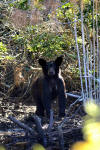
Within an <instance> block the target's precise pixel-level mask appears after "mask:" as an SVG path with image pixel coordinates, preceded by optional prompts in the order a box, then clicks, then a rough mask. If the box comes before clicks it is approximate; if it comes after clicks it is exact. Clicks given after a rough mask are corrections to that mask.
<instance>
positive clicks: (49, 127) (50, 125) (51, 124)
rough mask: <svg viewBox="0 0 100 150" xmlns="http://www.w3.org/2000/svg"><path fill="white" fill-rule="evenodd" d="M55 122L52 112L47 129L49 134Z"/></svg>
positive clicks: (51, 111) (51, 112)
mask: <svg viewBox="0 0 100 150" xmlns="http://www.w3.org/2000/svg"><path fill="white" fill-rule="evenodd" d="M53 123H54V120H53V110H52V109H51V110H50V121H49V126H48V128H47V132H50V131H51V129H52V126H53Z"/></svg>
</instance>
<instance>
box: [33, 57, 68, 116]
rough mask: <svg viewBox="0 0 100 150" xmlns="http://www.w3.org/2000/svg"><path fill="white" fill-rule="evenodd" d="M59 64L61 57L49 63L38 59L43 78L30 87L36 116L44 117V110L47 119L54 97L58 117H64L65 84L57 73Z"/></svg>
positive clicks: (58, 72)
mask: <svg viewBox="0 0 100 150" xmlns="http://www.w3.org/2000/svg"><path fill="white" fill-rule="evenodd" d="M61 63H62V57H61V56H60V57H57V59H56V60H55V61H50V62H46V61H45V60H44V59H39V64H40V65H41V66H42V70H43V76H40V77H39V78H38V79H37V80H36V81H35V82H34V83H33V85H32V96H33V98H34V99H35V102H36V106H37V110H36V114H37V115H39V116H44V110H46V114H47V116H48V117H49V115H50V109H51V102H52V100H53V99H55V98H56V97H57V98H58V102H59V116H64V115H65V105H66V95H65V84H64V80H63V78H62V76H61V75H60V71H59V66H60V65H61Z"/></svg>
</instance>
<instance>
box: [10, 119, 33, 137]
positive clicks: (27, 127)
mask: <svg viewBox="0 0 100 150" xmlns="http://www.w3.org/2000/svg"><path fill="white" fill-rule="evenodd" d="M8 118H9V119H10V120H11V121H13V122H14V123H16V124H17V125H18V126H20V127H21V128H23V129H26V130H27V131H29V132H30V133H31V134H32V135H34V133H35V132H34V130H33V129H32V128H30V127H29V126H27V125H26V124H24V123H22V122H20V121H19V120H17V119H16V118H14V117H12V116H9V117H8Z"/></svg>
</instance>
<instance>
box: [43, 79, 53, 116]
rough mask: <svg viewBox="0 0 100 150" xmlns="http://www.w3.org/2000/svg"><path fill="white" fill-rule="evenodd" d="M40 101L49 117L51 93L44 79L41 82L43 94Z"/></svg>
mask: <svg viewBox="0 0 100 150" xmlns="http://www.w3.org/2000/svg"><path fill="white" fill-rule="evenodd" d="M42 103H43V106H44V109H45V110H46V114H47V117H48V118H49V117H50V109H51V93H50V89H49V83H48V81H47V80H46V79H45V80H44V82H43V95H42Z"/></svg>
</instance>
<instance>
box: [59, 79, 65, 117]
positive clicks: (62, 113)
mask: <svg viewBox="0 0 100 150" xmlns="http://www.w3.org/2000/svg"><path fill="white" fill-rule="evenodd" d="M57 85H58V103H59V116H60V117H64V116H65V108H66V93H65V87H64V81H63V80H62V79H58V81H57Z"/></svg>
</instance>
